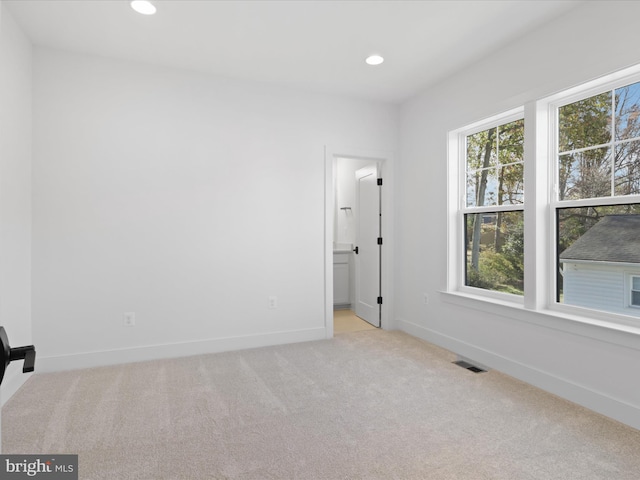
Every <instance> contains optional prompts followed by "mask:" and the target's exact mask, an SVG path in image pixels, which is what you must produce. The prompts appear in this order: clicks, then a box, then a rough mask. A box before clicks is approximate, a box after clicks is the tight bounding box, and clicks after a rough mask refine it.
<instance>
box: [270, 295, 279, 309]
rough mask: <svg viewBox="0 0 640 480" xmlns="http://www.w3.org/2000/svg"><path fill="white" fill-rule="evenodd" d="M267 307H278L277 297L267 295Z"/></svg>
mask: <svg viewBox="0 0 640 480" xmlns="http://www.w3.org/2000/svg"><path fill="white" fill-rule="evenodd" d="M269 308H278V297H274V296H270V297H269Z"/></svg>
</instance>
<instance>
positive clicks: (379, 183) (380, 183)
mask: <svg viewBox="0 0 640 480" xmlns="http://www.w3.org/2000/svg"><path fill="white" fill-rule="evenodd" d="M378 185H380V186H381V185H382V179H381V178H379V179H378Z"/></svg>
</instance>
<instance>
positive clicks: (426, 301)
mask: <svg viewBox="0 0 640 480" xmlns="http://www.w3.org/2000/svg"><path fill="white" fill-rule="evenodd" d="M422 303H424V304H425V305H428V304H429V295H428V294H426V293H423V294H422Z"/></svg>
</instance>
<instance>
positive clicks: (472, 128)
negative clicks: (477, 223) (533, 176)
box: [447, 107, 527, 305]
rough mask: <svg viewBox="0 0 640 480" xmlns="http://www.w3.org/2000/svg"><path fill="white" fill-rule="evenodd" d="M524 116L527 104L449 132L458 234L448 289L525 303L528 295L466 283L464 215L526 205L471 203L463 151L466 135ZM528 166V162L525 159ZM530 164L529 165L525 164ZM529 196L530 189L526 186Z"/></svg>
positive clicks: (451, 214)
mask: <svg viewBox="0 0 640 480" xmlns="http://www.w3.org/2000/svg"><path fill="white" fill-rule="evenodd" d="M523 118H524V108H522V107H518V108H514V109H512V110H509V111H508V112H505V113H503V114H499V115H494V116H492V117H489V118H486V119H484V120H482V121H479V122H475V123H473V124H471V125H468V126H466V127H464V128H460V129H457V130H454V131H451V132H449V135H448V158H449V162H448V179H449V201H448V205H449V211H448V216H447V218H448V219H447V221H448V231H449V234H450V238H455V239H456V240H455V241H454V242H451V241H450V242H449V244H448V251H447V258H448V265H449V268H448V269H447V276H448V279H447V288H448V291H450V292H452V291H457V292H461V293H467V294H469V295H479V296H481V297H486V298H488V299H493V300H497V301H501V302H510V303H513V304H516V305H518V304H520V305H522V304H523V303H524V299H523V297H522V296H520V295H513V294H509V293H504V292H495V291H492V290H485V289H482V288H477V287H470V286H467V285H465V284H464V278H465V267H466V265H465V262H463V261H462V258H464V242H465V240H464V234H465V232H464V228H463V225H464V215H465V214H468V213H484V212H495V211H520V210H523V207H524V206H523V205H501V206H497V205H486V206H482V207H467V205H466V204H467V190H466V161H465V160H466V159H465V158H464V155H463V152H465V150H466V144H465V142H466V137H467V136H469V135H473V134H475V133H478V132H482V131H484V130H487V129H489V128H493V127H496V126H498V125H504V124H506V123H510V122H513V121H515V120H522V119H523ZM454 159H455V160H454ZM525 166H526V162H525ZM525 168H526V167H525ZM524 193H525V198H526V194H527V190H526V187H525V192H524Z"/></svg>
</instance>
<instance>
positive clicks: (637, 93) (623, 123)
mask: <svg viewBox="0 0 640 480" xmlns="http://www.w3.org/2000/svg"><path fill="white" fill-rule="evenodd" d="M615 100H616V140H627V139H631V138H637V137H640V118H638V117H639V116H640V82H639V83H634V84H632V85H627V86H626V87H622V88H616V90H615Z"/></svg>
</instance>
